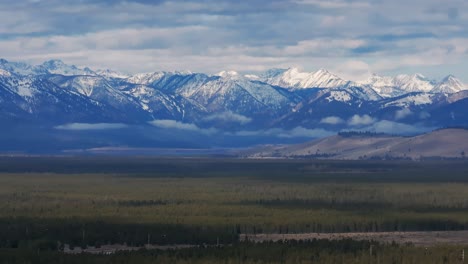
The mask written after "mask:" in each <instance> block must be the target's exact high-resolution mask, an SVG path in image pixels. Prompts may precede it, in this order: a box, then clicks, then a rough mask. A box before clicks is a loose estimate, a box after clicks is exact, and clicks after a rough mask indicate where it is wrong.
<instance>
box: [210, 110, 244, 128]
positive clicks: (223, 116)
mask: <svg viewBox="0 0 468 264" xmlns="http://www.w3.org/2000/svg"><path fill="white" fill-rule="evenodd" d="M204 120H206V121H224V122H235V123H239V124H241V125H244V124H247V123H250V122H251V121H252V119H251V118H249V117H246V116H243V115H240V114H236V113H233V112H231V111H227V112H222V113H216V114H213V115H209V116H207V117H206V118H204Z"/></svg>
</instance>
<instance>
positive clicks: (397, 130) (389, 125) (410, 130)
mask: <svg viewBox="0 0 468 264" xmlns="http://www.w3.org/2000/svg"><path fill="white" fill-rule="evenodd" d="M362 130H363V131H371V132H376V133H386V134H397V135H412V134H419V133H424V132H428V131H431V130H434V128H432V127H424V126H417V125H408V124H403V123H397V122H393V121H388V120H382V121H378V122H376V123H375V124H373V125H371V126H368V127H365V128H363V129H362Z"/></svg>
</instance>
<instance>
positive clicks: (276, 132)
mask: <svg viewBox="0 0 468 264" xmlns="http://www.w3.org/2000/svg"><path fill="white" fill-rule="evenodd" d="M227 134H228V135H235V136H242V137H256V136H270V137H278V138H299V137H300V138H322V137H328V136H331V135H335V134H336V132H333V131H328V130H325V129H308V128H304V127H295V128H293V129H289V130H285V129H280V128H272V129H267V130H254V131H252V130H250V131H248V130H247V131H238V132H235V133H227Z"/></svg>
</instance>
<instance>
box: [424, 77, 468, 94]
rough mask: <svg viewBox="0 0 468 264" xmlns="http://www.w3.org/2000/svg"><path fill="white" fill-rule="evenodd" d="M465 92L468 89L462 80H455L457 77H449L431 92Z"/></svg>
mask: <svg viewBox="0 0 468 264" xmlns="http://www.w3.org/2000/svg"><path fill="white" fill-rule="evenodd" d="M463 90H468V87H467V86H466V85H465V84H463V83H462V82H461V81H460V80H458V79H457V78H455V76H453V75H449V76H447V77H445V78H444V79H443V80H442V81H441V82H440V83H438V84H437V85H436V86H435V87H434V89H432V90H431V92H433V93H445V94H452V93H457V92H460V91H463Z"/></svg>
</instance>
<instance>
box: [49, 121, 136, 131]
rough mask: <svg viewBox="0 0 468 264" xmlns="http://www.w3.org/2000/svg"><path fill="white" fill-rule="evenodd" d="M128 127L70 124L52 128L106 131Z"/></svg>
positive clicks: (102, 124)
mask: <svg viewBox="0 0 468 264" xmlns="http://www.w3.org/2000/svg"><path fill="white" fill-rule="evenodd" d="M126 127H128V126H127V125H126V124H122V123H94V124H91V123H70V124H63V125H59V126H56V127H54V128H55V129H59V130H106V129H121V128H126Z"/></svg>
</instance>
